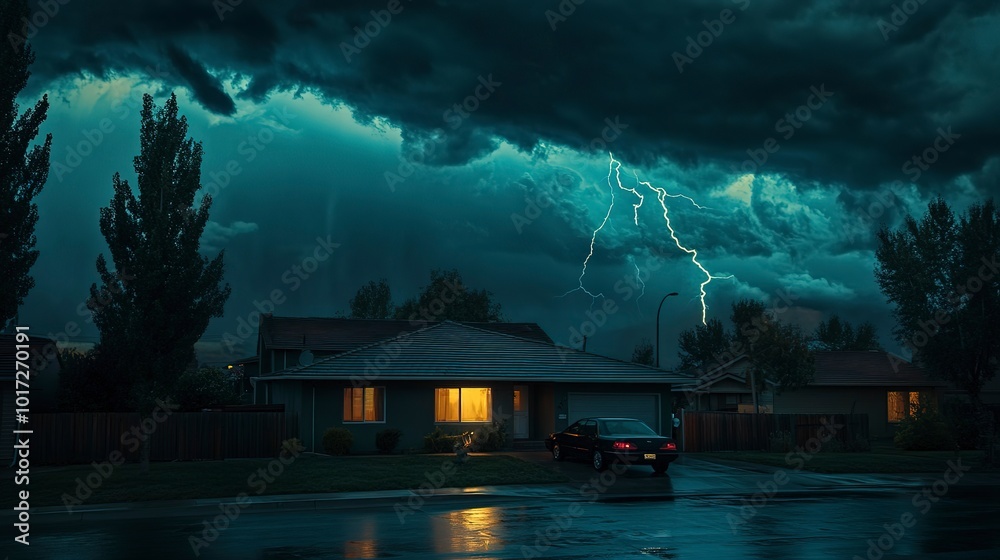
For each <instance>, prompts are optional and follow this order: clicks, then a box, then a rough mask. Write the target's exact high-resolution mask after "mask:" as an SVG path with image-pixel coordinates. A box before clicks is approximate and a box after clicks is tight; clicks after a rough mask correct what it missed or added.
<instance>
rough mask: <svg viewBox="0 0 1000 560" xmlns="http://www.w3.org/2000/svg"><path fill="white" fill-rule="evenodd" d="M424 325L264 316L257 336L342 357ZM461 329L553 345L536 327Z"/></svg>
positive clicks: (275, 345) (271, 343) (279, 345)
mask: <svg viewBox="0 0 1000 560" xmlns="http://www.w3.org/2000/svg"><path fill="white" fill-rule="evenodd" d="M427 324H433V323H423V322H411V321H395V320H391V319H342V318H331V317H275V316H273V315H271V314H270V313H265V314H264V315H262V316H261V320H260V336H261V338H262V339H263V342H264V347H265V348H267V349H290V350H303V349H307V348H308V349H309V350H313V351H315V350H319V351H323V352H333V353H342V352H348V351H350V350H354V349H356V348H360V347H362V346H367V345H369V344H374V343H376V342H381V341H383V340H388V339H390V338H395V337H397V336H399V335H401V334H404V333H409V332H414V331H418V330H420V329H422V328H424V327H425V326H426V325H427ZM462 324H464V325H469V326H473V327H478V328H481V329H485V330H489V331H493V332H499V333H505V334H511V335H515V336H519V337H521V338H526V339H530V340H539V341H542V342H547V343H550V344H551V343H552V339H551V338H549V335H547V334H545V331H543V330H542V329H541V327H539V326H538V325H537V324H535V323H477V322H463V323H462Z"/></svg>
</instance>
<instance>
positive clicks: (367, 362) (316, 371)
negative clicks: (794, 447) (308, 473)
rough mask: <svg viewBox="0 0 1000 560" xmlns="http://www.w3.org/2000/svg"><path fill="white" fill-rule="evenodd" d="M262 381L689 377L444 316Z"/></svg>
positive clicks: (633, 380) (654, 380) (653, 380)
mask: <svg viewBox="0 0 1000 560" xmlns="http://www.w3.org/2000/svg"><path fill="white" fill-rule="evenodd" d="M257 379H258V380H269V381H271V380H280V379H331V380H352V379H353V380H364V379H367V380H368V381H370V382H372V383H376V382H378V381H379V380H435V381H476V380H479V381H488V380H494V381H501V380H506V381H593V382H600V383H607V382H620V383H672V382H676V381H681V380H685V381H686V380H688V379H689V378H687V377H686V376H678V375H676V374H673V373H671V372H667V371H663V370H661V369H657V368H654V367H650V366H643V365H639V364H635V363H631V362H625V361H622V360H616V359H614V358H608V357H606V356H600V355H597V354H591V353H588V352H583V351H580V350H574V349H571V348H564V347H561V346H556V345H555V344H552V343H551V342H546V341H541V340H534V339H529V338H523V337H519V336H514V335H511V334H506V333H502V332H496V331H492V330H488V329H485V328H482V327H480V326H478V325H476V326H473V325H470V324H465V323H456V322H453V321H442V322H440V323H433V324H431V325H429V326H427V327H425V328H423V329H420V330H418V331H414V332H410V333H405V334H402V335H399V336H396V337H394V338H392V339H389V340H385V341H380V342H377V343H374V344H369V345H367V346H363V347H359V348H355V349H354V350H350V351H348V352H344V353H342V354H337V355H333V356H329V357H327V358H323V359H320V360H317V361H316V362H314V363H312V364H309V365H307V366H299V367H293V368H289V369H286V370H282V371H280V372H276V373H273V374H268V375H265V376H261V377H258V378H257Z"/></svg>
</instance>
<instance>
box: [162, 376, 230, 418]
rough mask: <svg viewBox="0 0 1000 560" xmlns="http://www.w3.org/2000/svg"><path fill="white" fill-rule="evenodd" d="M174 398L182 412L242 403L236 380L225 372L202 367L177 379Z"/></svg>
mask: <svg viewBox="0 0 1000 560" xmlns="http://www.w3.org/2000/svg"><path fill="white" fill-rule="evenodd" d="M174 398H175V399H176V400H177V404H179V405H180V407H181V408H180V409H181V411H184V412H201V410H202V409H205V408H217V407H220V406H223V405H229V404H240V403H241V402H242V396H241V395H240V391H239V389H238V381H237V378H235V377H233V375H232V374H231V373H229V372H228V371H227V370H223V369H220V368H216V367H203V368H199V369H196V370H188V371H185V372H184V373H182V374H181V376H180V377H178V378H177V386H176V388H175V390H174Z"/></svg>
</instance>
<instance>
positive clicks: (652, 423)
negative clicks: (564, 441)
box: [568, 393, 660, 432]
mask: <svg viewBox="0 0 1000 560" xmlns="http://www.w3.org/2000/svg"><path fill="white" fill-rule="evenodd" d="M659 404H660V396H659V395H657V394H653V393H570V394H569V418H568V420H569V422H570V423H573V422H576V421H577V420H579V419H580V418H586V417H588V416H619V417H625V418H638V419H639V420H642V421H643V422H645V423H646V424H648V425H649V427H650V428H653V429H654V430H656V431H657V432H659V431H660V415H659V414H658V412H657V411H658V410H659V408H660V407H659Z"/></svg>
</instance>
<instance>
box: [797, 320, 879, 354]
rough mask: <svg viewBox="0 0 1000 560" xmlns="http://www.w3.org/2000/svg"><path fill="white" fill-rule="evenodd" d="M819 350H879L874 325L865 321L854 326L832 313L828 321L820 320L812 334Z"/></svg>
mask: <svg viewBox="0 0 1000 560" xmlns="http://www.w3.org/2000/svg"><path fill="white" fill-rule="evenodd" d="M813 339H814V340H815V345H816V347H817V349H819V350H881V349H882V345H881V344H879V342H878V331H876V329H875V325H873V324H871V323H869V322H868V321H865V322H864V323H861V324H860V325H858V328H856V329H855V328H854V326H853V325H851V323H850V322H848V321H843V320H841V319H840V317H839V316H838V315H836V314H834V315H833V316H832V317H830V319H829V320H828V321H821V322H820V324H819V326H818V327H816V332H815V333H814V334H813Z"/></svg>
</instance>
